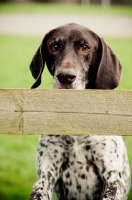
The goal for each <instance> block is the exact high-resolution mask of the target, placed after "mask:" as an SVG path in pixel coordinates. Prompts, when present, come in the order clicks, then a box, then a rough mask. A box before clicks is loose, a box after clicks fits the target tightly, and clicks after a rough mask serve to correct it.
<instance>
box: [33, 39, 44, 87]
mask: <svg viewBox="0 0 132 200" xmlns="http://www.w3.org/2000/svg"><path fill="white" fill-rule="evenodd" d="M44 43H45V42H44V39H43V41H42V43H41V45H40V47H39V48H38V50H37V52H36V53H35V55H34V57H33V59H32V61H31V63H30V70H31V73H32V76H33V77H34V79H35V80H36V81H35V83H34V84H33V85H32V87H31V88H36V87H38V86H39V85H40V84H41V75H42V72H43V69H44V64H45V58H44V52H43V51H44V46H45V45H44Z"/></svg>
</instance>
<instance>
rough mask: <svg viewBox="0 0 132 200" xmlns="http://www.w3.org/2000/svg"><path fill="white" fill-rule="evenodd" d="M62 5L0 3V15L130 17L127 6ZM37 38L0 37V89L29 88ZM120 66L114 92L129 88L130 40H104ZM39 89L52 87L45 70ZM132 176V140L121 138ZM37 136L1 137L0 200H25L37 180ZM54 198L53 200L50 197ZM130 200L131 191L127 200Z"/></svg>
mask: <svg viewBox="0 0 132 200" xmlns="http://www.w3.org/2000/svg"><path fill="white" fill-rule="evenodd" d="M63 6H64V5H61V4H22V5H21V4H3V3H2V4H0V13H14V12H15V13H18V14H19V13H24V12H28V13H42V12H47V13H50V12H51V13H52V12H54V13H55V12H56V9H58V10H59V12H60V14H61V13H62V10H63V13H64V12H66V13H73V14H74V13H76V14H79V15H81V14H84V13H85V14H87V13H89V14H98V15H101V14H102V13H103V14H105V15H108V14H111V15H132V7H130V6H117V5H116V6H111V7H109V8H108V7H107V8H106V9H102V8H101V7H100V6H99V5H91V6H90V7H87V6H84V7H83V6H82V7H80V6H78V5H70V6H69V5H66V6H65V11H64V7H63ZM41 40H42V37H39V36H18V35H9V34H6V35H4V34H3V35H2V34H0V88H30V87H31V85H32V84H33V82H34V80H33V78H32V76H31V74H30V71H29V63H30V61H31V59H32V57H33V55H34V53H35V51H36V50H37V48H38V46H39V44H40V43H41ZM105 41H106V42H107V43H108V44H109V46H110V47H111V48H112V49H113V51H114V52H115V53H116V55H117V56H118V58H119V60H120V61H121V63H122V65H123V76H122V80H121V83H120V86H119V87H118V88H117V89H126V90H127V89H132V68H131V65H132V37H129V38H105ZM40 88H52V77H51V76H50V75H49V73H48V70H47V69H46V68H45V70H44V73H43V82H42V85H41V87H40ZM124 140H125V143H126V146H127V150H128V156H129V161H130V168H131V173H132V153H131V152H132V137H130V136H129V137H124ZM37 144H38V136H34V135H22V136H21V135H0V161H1V162H0V199H2V200H16V199H18V200H24V199H25V200H28V199H29V195H30V193H31V190H32V186H33V184H34V182H35V180H36V169H35V162H36V149H37ZM53 199H55V197H53ZM131 199H132V189H131V191H130V194H129V198H128V200H131Z"/></svg>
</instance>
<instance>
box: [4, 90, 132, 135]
mask: <svg viewBox="0 0 132 200" xmlns="http://www.w3.org/2000/svg"><path fill="white" fill-rule="evenodd" d="M0 133H1V134H2V133H3V134H59V135H61V134H64V135H84V134H87V135H92V134H94V135H132V90H131V91H123V90H41V89H40V90H37V89H36V90H34V89H33V90H31V89H0Z"/></svg>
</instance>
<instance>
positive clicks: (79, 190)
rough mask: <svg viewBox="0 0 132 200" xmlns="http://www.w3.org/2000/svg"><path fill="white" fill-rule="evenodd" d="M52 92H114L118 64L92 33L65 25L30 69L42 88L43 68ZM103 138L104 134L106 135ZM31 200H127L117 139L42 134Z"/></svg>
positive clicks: (126, 172)
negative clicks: (109, 90) (90, 90)
mask: <svg viewBox="0 0 132 200" xmlns="http://www.w3.org/2000/svg"><path fill="white" fill-rule="evenodd" d="M45 62H46V64H47V67H48V70H49V72H50V74H51V75H52V76H53V81H54V82H53V88H55V89H114V88H116V87H117V86H118V84H119V81H120V77H121V72H122V66H121V64H120V62H119V60H118V59H117V57H116V55H115V54H114V53H113V51H112V50H111V49H110V47H109V46H108V45H107V44H106V43H105V42H104V40H103V39H101V38H100V37H99V36H98V35H97V34H96V33H94V32H93V31H91V30H89V29H88V28H86V27H83V26H81V25H78V24H74V23H71V24H66V25H64V26H60V27H58V28H56V29H53V30H51V31H50V32H49V33H47V34H46V35H45V37H44V39H43V40H42V43H41V45H40V47H39V48H38V50H37V52H36V54H35V55H34V57H33V59H32V61H31V64H30V70H31V72H32V75H33V77H34V78H35V80H36V81H35V83H34V84H33V85H32V87H31V88H36V87H38V86H39V85H40V84H41V77H42V72H43V69H44V64H45ZM106 134H107V133H106ZM37 174H38V178H37V181H36V183H35V184H34V187H33V190H32V193H31V196H30V200H51V199H52V193H53V190H54V191H55V193H56V196H57V198H58V200H126V199H127V196H128V193H129V188H130V169H129V163H128V158H127V152H126V147H125V145H124V142H123V139H122V137H121V136H86V135H85V136H79V137H78V136H65V135H61V136H60V135H41V136H40V140H39V146H38V151H37Z"/></svg>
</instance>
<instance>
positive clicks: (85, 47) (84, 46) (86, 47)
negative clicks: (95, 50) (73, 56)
mask: <svg viewBox="0 0 132 200" xmlns="http://www.w3.org/2000/svg"><path fill="white" fill-rule="evenodd" d="M81 50H82V51H88V50H89V47H88V46H87V45H85V44H84V45H82V46H81Z"/></svg>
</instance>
